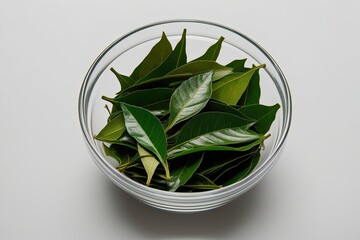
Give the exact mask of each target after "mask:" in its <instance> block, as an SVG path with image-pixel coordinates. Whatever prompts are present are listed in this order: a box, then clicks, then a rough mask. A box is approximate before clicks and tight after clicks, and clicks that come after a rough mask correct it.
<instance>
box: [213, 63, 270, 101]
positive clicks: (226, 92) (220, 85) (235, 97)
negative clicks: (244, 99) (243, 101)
mask: <svg viewBox="0 0 360 240" xmlns="http://www.w3.org/2000/svg"><path fill="white" fill-rule="evenodd" d="M262 67H265V65H260V66H258V67H254V68H252V69H250V70H249V71H247V72H245V73H234V74H230V75H227V76H225V77H223V78H222V79H220V80H219V81H217V82H214V83H213V94H212V98H214V99H217V100H219V101H221V102H224V103H227V104H232V105H235V104H236V103H237V102H238V101H239V99H240V98H241V96H242V94H243V93H244V92H245V90H246V88H247V86H248V84H249V81H250V79H251V77H252V75H253V74H254V72H255V71H256V70H258V69H260V68H262Z"/></svg>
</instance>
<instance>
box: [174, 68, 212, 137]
mask: <svg viewBox="0 0 360 240" xmlns="http://www.w3.org/2000/svg"><path fill="white" fill-rule="evenodd" d="M211 81H212V72H207V73H203V74H199V75H196V76H194V77H191V78H189V79H188V80H186V81H185V82H183V83H182V84H181V85H180V86H179V87H178V88H177V89H176V90H175V91H174V93H173V95H172V96H171V98H170V117H169V121H168V122H169V124H168V127H167V130H168V129H170V128H171V127H173V126H174V125H175V124H177V123H179V122H181V121H184V120H186V119H189V118H190V117H192V116H194V115H195V114H196V113H198V112H199V111H201V109H202V108H203V107H205V105H206V103H207V102H208V101H209V99H210V97H211Z"/></svg>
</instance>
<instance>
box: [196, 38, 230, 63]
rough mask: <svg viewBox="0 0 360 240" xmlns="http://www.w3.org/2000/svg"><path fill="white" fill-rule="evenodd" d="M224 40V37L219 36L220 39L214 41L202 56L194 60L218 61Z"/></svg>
mask: <svg viewBox="0 0 360 240" xmlns="http://www.w3.org/2000/svg"><path fill="white" fill-rule="evenodd" d="M223 41H224V37H223V36H221V37H220V38H219V40H217V42H216V43H214V44H213V45H211V46H210V47H209V49H208V50H207V51H206V52H205V53H204V55H202V56H201V57H198V58H196V59H194V60H193V62H194V61H199V60H211V61H216V59H217V58H218V56H219V53H220V50H221V44H222V42H223Z"/></svg>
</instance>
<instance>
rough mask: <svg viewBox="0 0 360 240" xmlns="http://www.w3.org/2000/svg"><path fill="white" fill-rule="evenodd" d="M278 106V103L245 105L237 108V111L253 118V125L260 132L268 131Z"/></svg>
mask: <svg viewBox="0 0 360 240" xmlns="http://www.w3.org/2000/svg"><path fill="white" fill-rule="evenodd" d="M279 108H280V105H279V104H275V105H273V106H265V105H261V104H253V105H247V106H244V107H242V108H240V109H239V112H241V113H242V114H244V115H246V116H248V117H249V118H252V119H254V120H255V123H254V125H253V127H254V128H255V129H256V130H257V132H259V133H261V134H265V133H267V131H269V129H270V127H271V124H272V123H273V121H274V120H275V117H276V112H277V110H278V109H279Z"/></svg>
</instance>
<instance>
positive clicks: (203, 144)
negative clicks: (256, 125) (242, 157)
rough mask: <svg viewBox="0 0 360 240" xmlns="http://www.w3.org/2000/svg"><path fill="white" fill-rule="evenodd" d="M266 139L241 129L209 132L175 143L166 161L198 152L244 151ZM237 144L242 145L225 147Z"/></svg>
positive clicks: (234, 128)
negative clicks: (240, 144)
mask: <svg viewBox="0 0 360 240" xmlns="http://www.w3.org/2000/svg"><path fill="white" fill-rule="evenodd" d="M180 133H181V132H180ZM266 137H267V136H263V135H259V134H256V133H253V132H250V131H246V130H244V129H243V128H241V127H233V128H224V129H220V130H217V131H210V132H208V133H204V134H201V135H199V136H196V137H193V138H191V139H188V140H186V141H182V142H177V143H176V145H175V146H173V147H172V148H170V149H169V150H168V159H172V158H175V157H179V156H183V155H187V154H190V153H195V152H200V151H246V150H249V149H251V148H252V147H254V146H256V145H259V144H260V143H262V142H263V141H264V139H265V138H266ZM239 143H242V144H244V145H242V146H240V147H232V146H227V145H232V144H239Z"/></svg>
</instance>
